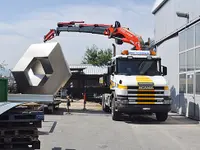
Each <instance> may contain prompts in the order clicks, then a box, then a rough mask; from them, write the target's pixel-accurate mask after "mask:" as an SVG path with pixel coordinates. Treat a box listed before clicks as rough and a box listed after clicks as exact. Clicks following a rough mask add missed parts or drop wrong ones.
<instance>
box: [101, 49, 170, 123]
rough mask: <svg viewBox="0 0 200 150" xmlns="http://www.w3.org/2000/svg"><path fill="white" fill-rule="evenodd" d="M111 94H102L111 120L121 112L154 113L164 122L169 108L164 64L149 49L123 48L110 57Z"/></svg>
mask: <svg viewBox="0 0 200 150" xmlns="http://www.w3.org/2000/svg"><path fill="white" fill-rule="evenodd" d="M108 74H109V76H110V93H105V94H103V96H102V109H103V110H104V111H105V112H109V111H111V112H112V119H113V120H119V119H120V116H121V115H122V114H123V113H124V114H129V115H133V114H153V113H155V114H156V118H157V120H158V121H165V120H166V119H167V118H168V112H169V111H170V110H171V102H172V101H171V98H170V91H169V88H168V83H167V80H166V79H165V77H164V76H165V75H167V67H165V66H162V65H161V58H160V57H159V56H156V54H153V53H151V51H145V50H144V51H143V50H142V51H136V50H124V51H123V52H122V54H121V55H116V56H114V57H112V60H111V62H110V63H109V67H108Z"/></svg>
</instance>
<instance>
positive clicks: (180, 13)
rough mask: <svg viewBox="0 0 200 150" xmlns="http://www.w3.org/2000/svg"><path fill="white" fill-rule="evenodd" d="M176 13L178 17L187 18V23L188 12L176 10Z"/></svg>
mask: <svg viewBox="0 0 200 150" xmlns="http://www.w3.org/2000/svg"><path fill="white" fill-rule="evenodd" d="M176 15H177V16H178V17H182V18H187V23H189V19H190V17H189V13H182V12H176Z"/></svg>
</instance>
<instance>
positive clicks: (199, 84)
mask: <svg viewBox="0 0 200 150" xmlns="http://www.w3.org/2000/svg"><path fill="white" fill-rule="evenodd" d="M196 94H199V95H200V72H197V73H196Z"/></svg>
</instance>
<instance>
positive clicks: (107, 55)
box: [82, 45, 112, 66]
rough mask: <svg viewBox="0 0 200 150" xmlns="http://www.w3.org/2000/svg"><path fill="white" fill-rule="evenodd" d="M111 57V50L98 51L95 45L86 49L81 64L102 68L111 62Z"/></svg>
mask: <svg viewBox="0 0 200 150" xmlns="http://www.w3.org/2000/svg"><path fill="white" fill-rule="evenodd" d="M111 57H112V49H110V48H107V49H99V48H98V47H97V46H96V45H92V46H91V47H87V50H86V52H85V55H84V58H83V61H82V63H83V64H92V65H95V66H104V65H107V63H108V61H110V60H111Z"/></svg>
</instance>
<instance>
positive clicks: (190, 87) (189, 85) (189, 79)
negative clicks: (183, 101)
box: [187, 74, 194, 94]
mask: <svg viewBox="0 0 200 150" xmlns="http://www.w3.org/2000/svg"><path fill="white" fill-rule="evenodd" d="M193 81H194V75H193V74H190V75H187V93H188V94H193Z"/></svg>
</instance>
